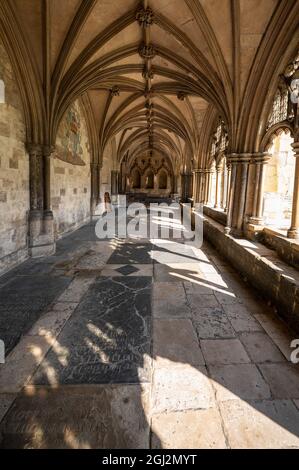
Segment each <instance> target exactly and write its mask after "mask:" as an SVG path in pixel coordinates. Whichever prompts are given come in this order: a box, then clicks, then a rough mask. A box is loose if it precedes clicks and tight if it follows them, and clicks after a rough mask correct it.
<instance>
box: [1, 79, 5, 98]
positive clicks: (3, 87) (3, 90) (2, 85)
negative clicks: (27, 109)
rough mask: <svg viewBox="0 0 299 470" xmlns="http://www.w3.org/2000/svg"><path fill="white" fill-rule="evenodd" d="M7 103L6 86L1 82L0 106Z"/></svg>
mask: <svg viewBox="0 0 299 470" xmlns="http://www.w3.org/2000/svg"><path fill="white" fill-rule="evenodd" d="M4 103H5V85H4V81H3V80H0V104H4Z"/></svg>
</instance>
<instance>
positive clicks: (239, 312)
mask: <svg viewBox="0 0 299 470" xmlns="http://www.w3.org/2000/svg"><path fill="white" fill-rule="evenodd" d="M223 309H224V311H225V313H226V314H227V316H228V318H229V321H230V322H231V324H232V325H233V327H234V329H235V330H236V331H237V332H242V331H262V328H261V326H260V324H259V323H258V322H257V321H256V320H255V318H254V317H253V316H252V315H251V314H250V313H249V312H248V310H247V308H246V307H245V305H243V304H240V303H236V304H231V305H223Z"/></svg>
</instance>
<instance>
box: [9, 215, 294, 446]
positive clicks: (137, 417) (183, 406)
mask: <svg viewBox="0 0 299 470" xmlns="http://www.w3.org/2000/svg"><path fill="white" fill-rule="evenodd" d="M0 285H1V290H0V295H1V317H0V322H1V323H0V328H1V330H2V331H3V330H4V331H5V343H6V345H7V346H8V348H9V350H10V351H11V353H10V354H9V355H8V357H7V361H6V363H5V365H2V366H1V367H2V369H1V374H0V406H1V408H0V410H1V427H0V432H1V448H35V449H36V448H47V449H51V448H76V449H77V448H106V449H107V448H109V449H117V448H126V449H132V448H143V449H147V448H152V449H161V448H164V449H167V448H174V449H178V448H194V449H198V448H261V447H263V448H277V447H278V448H281V447H283V448H298V447H299V368H298V367H299V366H298V365H295V364H292V363H290V349H289V345H290V342H291V340H292V339H293V336H292V334H291V333H290V332H289V331H288V329H287V327H286V326H285V325H284V324H283V323H282V322H281V321H280V320H279V319H278V318H277V316H276V315H275V314H274V312H273V311H271V309H270V308H269V307H268V306H267V305H266V304H265V302H264V301H262V300H261V299H260V298H259V297H258V296H257V294H256V293H255V292H254V290H253V289H252V288H249V287H248V285H247V284H246V283H245V282H243V281H242V280H241V278H240V276H239V275H238V274H237V273H236V272H235V270H234V269H233V268H232V267H231V266H230V265H229V264H228V263H227V262H225V261H224V260H223V259H222V258H220V256H219V255H218V254H217V253H216V251H215V249H214V248H213V247H212V246H211V245H209V244H208V243H207V242H204V244H203V246H202V247H201V248H200V249H199V248H193V247H191V246H189V245H186V244H185V243H184V239H183V238H182V239H179V240H178V239H174V238H170V239H168V240H165V239H164V240H163V239H138V238H137V239H132V238H130V239H125V240H121V239H112V240H99V239H98V238H97V237H96V236H95V222H93V223H90V224H88V225H86V226H84V227H82V228H81V229H79V230H77V231H75V232H73V233H72V234H71V235H69V236H67V237H65V238H63V239H62V240H60V241H59V242H58V243H57V250H56V254H55V255H52V256H49V257H45V258H40V259H35V260H32V259H30V260H27V261H26V262H25V263H23V264H21V265H19V266H18V267H17V268H15V269H13V270H12V271H10V272H9V273H8V274H6V275H4V276H2V277H1V278H0Z"/></svg>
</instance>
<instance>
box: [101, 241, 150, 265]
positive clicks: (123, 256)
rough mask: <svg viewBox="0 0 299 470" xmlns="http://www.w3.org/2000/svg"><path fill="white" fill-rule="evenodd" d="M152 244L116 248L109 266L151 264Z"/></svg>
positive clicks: (124, 245)
mask: <svg viewBox="0 0 299 470" xmlns="http://www.w3.org/2000/svg"><path fill="white" fill-rule="evenodd" d="M151 250H152V245H151V244H150V243H124V244H123V245H121V246H120V247H118V248H116V250H115V251H114V252H113V254H112V255H111V256H110V258H109V260H108V263H107V264H151V263H152V262H153V260H152V256H151Z"/></svg>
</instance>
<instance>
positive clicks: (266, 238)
mask: <svg viewBox="0 0 299 470" xmlns="http://www.w3.org/2000/svg"><path fill="white" fill-rule="evenodd" d="M261 241H262V242H263V243H265V245H267V246H269V247H271V248H272V249H274V250H275V251H276V252H277V254H278V256H279V257H280V258H281V259H283V260H284V261H286V262H287V263H288V264H291V265H292V266H294V267H296V268H298V266H299V242H298V240H292V239H291V238H286V236H284V235H283V233H280V232H278V231H276V230H272V229H270V228H268V227H264V229H263V231H262V232H261Z"/></svg>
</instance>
